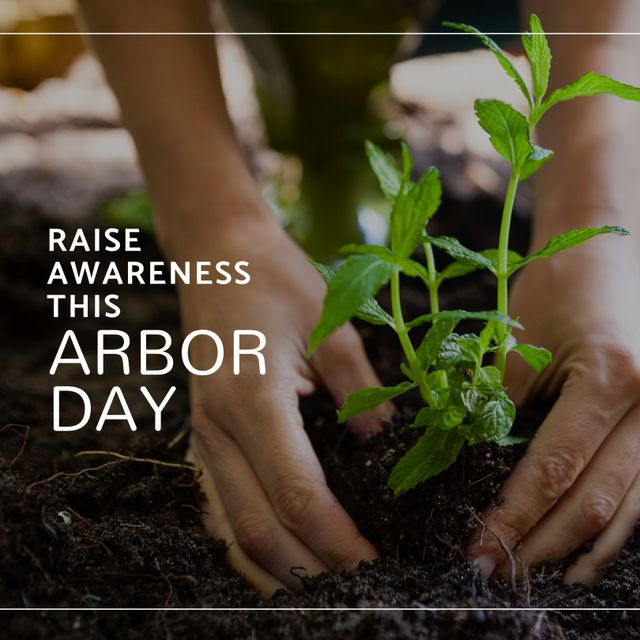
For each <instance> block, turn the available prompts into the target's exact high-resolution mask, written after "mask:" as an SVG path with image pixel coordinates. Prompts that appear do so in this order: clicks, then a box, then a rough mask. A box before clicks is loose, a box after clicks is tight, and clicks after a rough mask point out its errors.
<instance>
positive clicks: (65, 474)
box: [26, 460, 126, 492]
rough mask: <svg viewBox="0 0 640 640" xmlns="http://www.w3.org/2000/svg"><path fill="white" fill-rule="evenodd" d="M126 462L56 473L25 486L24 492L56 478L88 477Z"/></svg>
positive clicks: (112, 462)
mask: <svg viewBox="0 0 640 640" xmlns="http://www.w3.org/2000/svg"><path fill="white" fill-rule="evenodd" d="M123 462H126V460H110V461H109V462H105V463H104V464H100V465H98V466H97V467H88V468H87V469H80V471H58V473H54V474H53V475H52V476H49V477H48V478H44V479H43V480H38V481H36V482H32V483H31V484H30V485H27V488H26V491H27V492H29V491H31V489H33V488H34V487H37V486H39V485H41V484H47V483H49V482H53V480H57V479H58V478H63V477H66V478H77V477H79V476H86V475H89V474H90V473H91V472H92V471H99V470H100V469H105V468H106V467H112V466H113V465H116V464H122V463H123Z"/></svg>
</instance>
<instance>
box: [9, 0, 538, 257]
mask: <svg viewBox="0 0 640 640" xmlns="http://www.w3.org/2000/svg"><path fill="white" fill-rule="evenodd" d="M514 7H515V3H514V2H511V1H505V2H500V1H498V2H493V3H492V10H491V11H483V12H481V13H480V14H479V12H478V8H477V6H475V7H474V3H473V2H444V3H441V2H436V1H435V0H363V2H357V3H344V2H338V1H336V0H325V1H323V2H321V1H320V0H267V1H261V2H257V1H256V0H233V1H229V2H228V3H226V4H214V5H212V12H213V14H214V20H215V24H216V25H217V29H218V30H225V31H235V32H238V31H350V30H354V31H394V32H399V33H403V34H404V35H402V36H399V35H398V36H323V35H318V36H280V37H278V36H273V37H271V36H247V37H244V38H243V37H238V36H230V35H224V36H218V37H217V44H218V49H219V57H220V65H221V71H222V77H223V83H224V88H225V94H226V97H227V102H228V107H229V111H230V113H231V116H232V119H233V121H234V123H235V125H236V128H237V130H238V134H239V137H240V139H241V141H242V144H243V146H244V148H245V149H246V152H247V157H248V158H249V161H250V163H251V165H252V167H253V168H254V170H255V173H256V175H257V177H258V179H259V180H260V182H261V184H262V186H263V190H264V194H265V198H266V199H267V200H268V201H269V203H270V204H271V206H272V208H273V210H274V213H275V215H277V216H278V217H279V218H280V220H281V221H282V224H283V225H285V226H286V227H287V228H288V229H289V230H290V232H291V233H292V234H293V235H294V236H295V237H296V239H297V240H299V241H300V242H301V243H302V245H303V246H304V247H305V248H306V249H307V250H308V251H309V252H310V253H311V254H312V255H313V256H314V257H317V258H321V259H325V260H326V259H329V258H331V257H333V256H335V255H336V251H337V249H338V248H339V247H340V246H341V245H342V244H345V243H346V242H350V241H354V240H359V239H362V238H363V237H364V238H365V239H366V240H367V241H368V242H374V243H379V242H383V241H384V237H385V233H386V223H387V218H388V213H389V212H388V208H387V207H386V205H385V202H384V201H383V200H382V198H381V196H380V195H379V194H378V192H377V188H376V184H375V181H374V179H373V178H372V176H371V175H370V173H369V171H368V168H367V165H366V161H365V158H364V153H363V141H364V139H365V138H370V139H373V140H374V141H376V142H377V143H379V144H381V145H383V146H385V147H386V148H388V149H389V151H390V152H392V153H396V151H397V149H398V145H397V140H398V139H399V138H405V139H407V141H408V142H409V144H410V146H411V148H412V150H413V152H414V155H415V156H416V164H417V166H418V167H419V168H420V167H426V166H427V165H429V164H436V165H437V166H439V167H440V169H441V171H442V173H443V179H444V181H445V189H446V191H447V193H452V194H454V195H455V197H456V198H458V199H463V200H464V199H468V200H470V199H473V198H475V197H477V196H478V194H487V195H490V196H495V195H499V194H500V192H501V190H502V188H503V183H504V175H503V174H504V168H503V166H502V163H501V162H500V161H498V160H497V159H496V157H495V153H494V152H493V151H492V149H491V147H490V146H489V142H488V140H487V139H486V136H485V135H484V133H483V132H482V131H481V130H480V128H479V127H478V126H477V124H476V122H475V117H474V115H473V100H474V99H475V98H479V97H495V98H501V99H504V100H508V101H511V102H512V103H514V104H516V105H517V106H524V105H522V97H521V96H520V95H519V92H518V91H517V89H516V88H515V86H512V83H511V81H510V80H509V79H508V78H507V77H506V76H505V75H504V73H503V72H502V70H501V69H500V68H499V66H498V65H497V64H496V63H495V60H494V58H493V57H492V54H491V53H489V52H488V51H485V50H480V49H473V47H474V46H475V45H476V41H475V39H474V38H472V37H467V36H456V37H455V38H453V37H446V36H445V37H443V36H437V35H436V36H431V37H429V36H425V37H422V36H420V35H419V34H418V33H416V32H419V31H423V30H442V29H441V27H439V26H438V25H439V24H440V22H441V20H443V19H452V20H454V21H455V20H462V21H465V22H469V23H472V24H475V25H477V26H478V27H479V28H483V29H488V30H494V31H495V30H518V29H519V25H518V16H517V12H516V11H515V9H514ZM0 26H1V27H2V29H1V31H3V32H8V33H6V34H5V35H2V36H0V84H1V85H2V86H1V88H0V206H2V208H3V210H4V211H5V212H6V211H24V210H25V209H28V210H30V211H37V212H38V213H39V214H41V215H42V216H44V217H45V218H47V219H58V220H64V221H66V222H68V223H71V224H82V223H83V221H86V220H87V218H88V217H89V218H90V217H93V216H96V215H98V216H99V217H100V219H101V220H103V221H105V222H107V221H108V222H109V223H110V224H114V223H115V224H122V225H132V226H140V227H142V228H144V229H146V230H148V231H151V230H152V215H151V208H150V204H149V202H148V199H147V196H146V193H145V191H144V185H143V182H142V178H141V174H140V171H139V169H138V166H137V162H136V155H135V149H134V146H133V144H132V141H131V139H130V137H129V135H128V133H127V132H126V131H124V130H123V129H122V127H121V126H120V124H119V115H118V106H117V104H116V102H115V99H114V97H113V95H112V93H111V91H110V90H109V88H108V86H107V85H106V84H105V81H104V78H103V75H102V72H101V69H100V67H99V65H98V64H97V63H96V61H95V59H94V58H93V56H92V55H91V53H90V52H88V51H87V48H86V45H85V43H84V41H83V39H82V37H81V36H79V35H64V36H63V35H45V34H44V32H72V33H74V32H76V31H77V26H76V23H75V20H74V17H73V3H72V2H71V1H70V0H3V1H2V3H0ZM27 32H38V33H39V34H41V35H24V34H25V33H27ZM21 34H23V35H21ZM503 44H505V43H503ZM505 46H508V43H506V44H505ZM452 49H456V50H457V51H453V52H452V51H451V50H452ZM459 49H463V51H459ZM514 54H515V61H516V64H517V65H518V68H519V70H520V71H521V73H523V75H525V76H526V74H528V73H529V71H528V66H527V64H526V63H525V62H524V60H523V58H522V57H521V56H520V55H519V52H518V51H517V50H514ZM194 135H197V132H194ZM523 198H524V199H525V200H526V191H525V192H524V195H523ZM523 209H526V206H524V208H523V207H522V206H521V207H520V210H523Z"/></svg>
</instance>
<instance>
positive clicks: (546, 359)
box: [511, 344, 552, 374]
mask: <svg viewBox="0 0 640 640" xmlns="http://www.w3.org/2000/svg"><path fill="white" fill-rule="evenodd" d="M511 351H515V352H516V353H519V354H520V355H521V356H522V358H523V359H524V361H525V362H526V363H527V364H528V365H530V366H531V368H532V369H533V370H534V371H535V372H536V373H538V374H540V373H542V371H544V369H546V368H547V367H548V366H549V363H550V362H551V359H552V355H551V351H548V350H547V349H544V348H543V347H534V346H533V345H531V344H518V345H516V346H515V347H512V348H511Z"/></svg>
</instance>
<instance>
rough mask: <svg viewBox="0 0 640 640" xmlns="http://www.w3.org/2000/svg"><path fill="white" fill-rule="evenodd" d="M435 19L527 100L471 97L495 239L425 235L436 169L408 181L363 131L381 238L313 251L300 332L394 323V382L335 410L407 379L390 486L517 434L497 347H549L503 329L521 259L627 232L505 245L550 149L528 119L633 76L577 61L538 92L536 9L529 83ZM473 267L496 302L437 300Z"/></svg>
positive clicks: (501, 350) (541, 48)
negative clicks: (317, 276) (486, 152)
mask: <svg viewBox="0 0 640 640" xmlns="http://www.w3.org/2000/svg"><path fill="white" fill-rule="evenodd" d="M445 24H446V25H447V26H450V27H453V28H455V29H459V30H462V31H465V32H467V33H471V34H473V35H475V36H477V37H478V38H479V39H480V40H481V41H482V43H483V44H484V45H485V46H487V47H488V48H489V49H490V50H491V51H492V52H493V53H494V54H495V56H496V57H497V59H498V62H499V63H500V65H501V66H502V68H503V69H504V70H505V72H506V73H507V74H508V75H509V76H510V77H511V78H512V79H513V80H514V81H515V83H516V84H517V86H518V87H519V88H520V90H521V91H522V93H523V95H524V96H525V98H526V100H527V104H528V105H529V113H528V115H525V114H523V113H520V112H519V111H517V110H516V109H515V108H514V107H512V106H511V105H509V104H507V103H505V102H501V101H499V100H476V102H475V112H476V115H477V118H478V122H479V124H480V126H481V127H482V129H484V130H485V132H486V133H487V134H488V135H489V139H490V141H491V144H492V145H493V147H494V148H495V150H496V151H497V152H498V153H499V154H500V155H501V156H502V157H503V158H504V159H505V160H506V161H507V162H508V163H509V165H510V167H511V176H510V179H509V184H508V187H507V192H506V195H505V201H504V207H503V212H502V221H501V225H500V234H499V238H498V247H497V249H489V250H485V251H479V252H478V251H472V250H471V249H468V248H466V247H464V246H463V245H462V244H461V243H460V242H459V241H458V240H457V239H456V238H451V237H446V236H441V237H434V236H431V235H430V234H429V233H428V226H429V221H430V220H431V218H432V217H433V215H434V214H435V213H436V212H437V210H438V208H439V206H440V202H441V199H442V186H441V183H440V176H439V173H438V170H437V169H436V168H435V167H430V168H428V169H427V170H426V171H425V172H424V173H423V174H422V175H421V176H420V177H419V179H418V180H417V181H416V182H413V181H412V180H411V174H412V170H413V167H412V161H411V156H410V154H409V151H408V147H407V145H406V144H404V143H403V144H402V166H401V167H398V166H397V165H396V163H395V162H394V160H393V158H391V157H390V156H389V155H388V154H386V153H385V152H384V151H383V150H382V149H380V148H379V147H377V146H376V145H374V144H373V143H371V142H367V143H366V145H365V147H366V153H367V156H368V158H369V163H370V165H371V169H372V170H373V172H374V174H375V175H376V177H377V178H378V182H379V184H380V188H381V190H382V192H383V193H384V195H385V197H386V198H387V200H388V201H389V202H390V203H391V220H390V234H389V235H390V237H389V242H388V245H387V246H384V247H383V246H372V245H348V246H346V247H344V248H343V253H346V254H347V255H348V257H347V258H346V260H345V261H344V262H343V263H342V265H341V266H340V267H339V268H337V269H335V268H332V267H327V266H325V265H322V264H319V263H313V264H314V265H315V267H316V268H317V269H318V271H319V272H320V273H321V275H322V276H323V278H324V279H325V281H326V282H327V285H328V291H327V295H326V298H325V302H324V309H323V312H322V317H321V319H320V322H319V323H318V325H317V326H316V327H315V328H314V330H313V332H312V334H311V337H310V339H309V347H308V352H309V354H311V353H313V352H314V351H315V350H316V349H317V348H318V346H319V345H320V343H321V342H322V340H324V339H325V338H326V337H327V336H328V335H329V334H330V333H332V332H333V331H334V330H335V329H337V328H338V327H339V326H341V325H342V324H344V323H345V322H347V321H348V320H350V319H351V318H353V317H357V318H360V319H362V320H364V321H366V322H369V323H371V324H376V325H387V326H389V327H390V328H391V329H393V331H394V332H395V333H396V335H397V336H398V340H399V342H400V345H401V347H402V350H403V352H404V355H405V358H406V364H404V363H403V364H402V365H401V371H402V373H403V374H404V376H405V377H406V380H405V381H404V382H401V383H400V384H398V385H396V386H394V387H374V388H366V389H361V390H360V391H357V392H356V393H353V394H351V395H350V396H348V397H347V399H346V400H345V402H344V404H343V406H342V408H341V409H340V410H339V411H338V419H339V421H340V422H345V421H346V420H348V419H349V418H351V417H353V416H355V415H357V414H359V413H363V412H366V411H371V410H372V409H374V408H375V407H377V406H379V405H381V404H382V403H384V402H386V401H388V400H391V399H393V398H396V397H398V396H400V395H402V394H404V393H407V392H408V391H411V390H414V389H415V390H417V391H418V392H419V393H420V395H421V397H422V400H423V402H424V407H423V408H422V409H421V410H420V411H419V412H418V413H417V415H416V417H415V420H414V422H413V424H412V425H411V426H412V427H413V428H418V429H423V430H424V434H423V435H422V436H421V437H420V438H419V439H418V441H417V443H416V444H415V445H414V446H413V448H411V449H410V450H409V452H408V453H407V454H406V455H405V456H403V457H402V458H401V459H400V460H399V461H398V463H397V464H396V466H395V467H394V469H393V471H392V473H391V476H390V478H389V486H390V487H391V488H392V489H393V490H394V491H395V492H396V493H402V492H404V491H407V490H409V489H411V488H413V487H415V486H416V485H418V484H419V483H421V482H424V481H425V480H427V479H429V478H431V477H433V476H435V475H437V474H439V473H441V472H442V471H444V470H445V469H447V468H448V467H449V466H450V465H451V464H452V463H453V462H454V461H455V459H456V458H457V456H458V453H459V452H460V450H461V448H462V446H463V445H464V444H465V443H466V444H469V445H474V444H478V443H481V442H495V443H496V444H498V445H501V446H508V445H512V444H517V443H520V442H525V441H526V439H523V438H517V437H514V436H512V435H511V434H510V432H511V428H512V426H513V422H514V419H515V415H516V408H515V406H514V404H513V402H512V401H511V399H510V398H509V396H508V395H507V390H506V389H505V387H504V384H503V381H504V376H505V370H506V358H507V354H508V353H509V352H512V351H513V352H514V353H517V354H518V355H519V356H520V357H522V358H523V359H524V360H525V361H526V362H527V363H528V364H529V365H530V366H531V367H532V369H533V370H534V371H535V372H536V373H537V374H539V373H541V372H542V371H543V370H544V369H545V367H547V366H548V365H549V363H550V362H551V353H550V352H549V351H547V350H546V349H543V348H541V347H536V346H533V345H529V344H518V343H517V341H516V339H515V337H514V336H513V334H512V332H513V329H522V326H521V325H520V324H519V323H518V322H517V320H514V319H512V318H510V317H509V315H508V280H509V278H510V277H511V276H512V275H513V274H514V273H516V271H518V270H519V269H521V268H522V267H523V266H525V265H527V264H529V263H530V262H533V261H535V260H540V259H545V258H548V257H550V256H553V255H555V254H556V253H559V252H560V251H564V250H566V249H570V248H572V247H576V246H578V245H580V244H582V243H583V242H586V241H587V240H589V239H590V238H593V237H595V236H598V235H601V234H606V233H613V234H617V235H620V236H623V235H628V231H627V230H626V229H622V228H620V227H613V226H604V227H599V228H594V227H588V228H585V229H577V230H574V231H569V232H567V233H563V234H561V235H558V236H555V237H553V238H551V239H550V240H549V242H548V243H547V245H546V246H545V247H544V248H543V249H540V250H539V251H535V252H533V253H531V254H529V255H527V256H524V257H523V256H520V255H519V254H517V253H516V252H514V251H511V250H509V232H510V226H511V216H512V212H513V203H514V200H515V195H516V191H517V188H518V184H519V182H520V181H522V180H526V179H527V178H529V177H530V176H532V175H533V174H534V173H535V172H536V171H538V170H539V169H540V168H541V167H542V166H543V165H544V164H545V163H546V162H548V161H549V160H550V159H551V158H552V157H553V151H551V150H549V149H544V148H543V147H539V146H537V145H535V144H533V142H532V141H531V137H532V132H533V129H534V126H535V125H536V124H537V123H538V122H539V121H540V119H541V118H542V116H543V115H544V114H545V113H546V112H547V111H548V110H549V109H550V108H551V107H553V106H554V105H555V104H557V103H558V102H563V101H566V100H571V99H573V98H577V97H581V96H592V95H598V94H605V93H606V94H611V95H615V96H618V97H620V98H623V99H626V100H635V101H640V88H636V87H632V86H630V85H626V84H622V83H621V82H617V81H615V80H612V79H611V78H607V77H606V76H600V75H597V74H594V73H587V74H585V75H584V76H582V77H581V78H579V79H578V80H576V81H575V82H573V83H572V84H570V85H568V86H566V87H563V88H561V89H556V90H555V91H553V92H552V93H551V94H550V95H548V96H547V88H548V83H549V73H550V69H551V51H550V49H549V45H548V43H547V39H546V36H545V34H544V31H543V29H542V25H541V24H540V20H539V19H538V17H537V16H535V15H532V16H531V23H530V24H531V32H530V33H525V34H524V35H523V37H522V41H523V45H524V49H525V51H526V53H527V56H528V58H529V62H530V64H531V69H532V78H533V83H532V84H533V86H532V88H531V89H530V88H529V87H528V86H527V84H526V83H525V82H524V80H523V78H522V76H521V75H520V74H519V73H518V71H517V69H516V68H515V67H514V66H513V65H512V63H511V61H510V60H509V58H508V56H507V55H506V54H505V53H504V51H502V49H500V47H499V46H498V45H497V44H496V43H495V42H494V41H493V40H491V38H489V37H488V36H486V35H485V34H483V33H481V32H479V31H478V30H477V29H475V28H474V27H470V26H467V25H461V24H451V23H445ZM434 247H435V248H436V249H439V250H441V251H444V252H445V253H447V254H448V255H449V256H450V257H451V258H452V259H453V262H452V263H451V264H449V265H448V266H447V267H445V268H444V269H443V270H442V271H440V272H439V271H438V270H437V269H436V266H435V260H434V254H433V249H434ZM419 248H422V249H423V251H424V258H425V262H424V264H423V263H421V262H419V261H417V260H415V258H414V257H413V256H415V254H416V252H417V250H418V249H419ZM478 269H486V270H488V271H490V272H491V273H492V274H493V275H494V276H495V277H496V280H497V301H496V308H495V309H491V310H488V311H482V312H478V311H465V310H445V311H441V310H440V305H439V299H438V291H439V287H440V286H441V285H442V283H443V282H444V281H445V280H449V279H452V278H458V277H462V276H465V275H467V274H469V273H471V272H473V271H476V270H478ZM401 275H403V276H406V277H411V278H418V279H419V280H421V281H422V282H423V283H424V285H425V287H426V289H427V292H428V297H429V302H430V313H428V314H425V315H422V316H419V317H417V318H414V319H412V320H409V321H407V320H406V319H405V317H404V314H403V309H402V303H401V295H400V276H401ZM387 284H388V285H390V290H391V313H388V312H387V311H385V310H384V309H383V308H382V307H381V306H380V305H379V304H378V302H377V301H376V300H375V298H374V296H375V295H376V294H377V293H378V292H379V291H380V289H381V288H382V287H384V286H385V285H387ZM465 319H475V320H481V321H483V322H484V326H483V328H482V330H481V331H480V333H479V334H473V333H465V334H459V333H456V331H455V329H456V327H457V325H458V323H459V322H460V321H461V320H465ZM424 324H430V327H429V329H428V331H427V333H426V335H425V336H424V338H423V339H422V340H421V341H420V343H419V344H417V346H416V343H415V342H414V340H413V339H412V337H411V336H410V332H411V331H412V330H413V329H415V328H416V327H419V326H421V325H424ZM491 356H494V360H495V365H494V364H487V362H488V361H489V358H490V357H491Z"/></svg>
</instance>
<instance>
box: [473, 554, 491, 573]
mask: <svg viewBox="0 0 640 640" xmlns="http://www.w3.org/2000/svg"><path fill="white" fill-rule="evenodd" d="M474 562H475V564H476V565H477V567H478V569H480V573H482V575H483V576H484V577H485V578H489V577H490V576H491V574H492V573H493V571H494V569H495V568H496V564H497V562H496V561H495V559H494V558H492V557H491V556H478V557H477V558H476V559H475V560H474Z"/></svg>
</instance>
